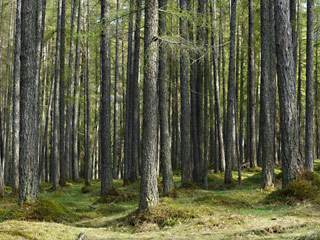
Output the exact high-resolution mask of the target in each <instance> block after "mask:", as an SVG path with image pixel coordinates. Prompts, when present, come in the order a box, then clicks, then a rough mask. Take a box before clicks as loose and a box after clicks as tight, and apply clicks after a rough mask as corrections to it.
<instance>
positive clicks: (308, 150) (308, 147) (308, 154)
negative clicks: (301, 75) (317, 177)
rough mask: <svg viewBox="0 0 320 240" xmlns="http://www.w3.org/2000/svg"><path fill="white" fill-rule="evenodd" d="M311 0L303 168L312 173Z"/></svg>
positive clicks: (310, 6) (309, 7)
mask: <svg viewBox="0 0 320 240" xmlns="http://www.w3.org/2000/svg"><path fill="white" fill-rule="evenodd" d="M313 12H314V2H313V0H308V1H307V66H306V71H307V82H306V85H307V86H306V135H305V136H306V141H305V168H306V169H307V170H310V171H313V159H314V156H313V153H314V143H313V141H314V137H313V132H314V116H313V114H314V113H313V37H314V36H313V32H314V30H313V25H314V23H313Z"/></svg>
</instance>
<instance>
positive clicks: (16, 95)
mask: <svg viewBox="0 0 320 240" xmlns="http://www.w3.org/2000/svg"><path fill="white" fill-rule="evenodd" d="M16 4H17V6H16V31H15V42H14V70H13V101H12V102H13V110H12V118H13V119H12V171H11V175H12V180H11V183H12V184H11V186H12V192H14V193H15V192H17V191H18V186H19V129H20V119H19V117H20V52H21V0H17V1H16Z"/></svg>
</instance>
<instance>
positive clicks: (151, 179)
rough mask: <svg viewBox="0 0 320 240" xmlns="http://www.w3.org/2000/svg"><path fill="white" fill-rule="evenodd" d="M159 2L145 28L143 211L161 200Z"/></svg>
mask: <svg viewBox="0 0 320 240" xmlns="http://www.w3.org/2000/svg"><path fill="white" fill-rule="evenodd" d="M157 35H158V1H157V0H147V1H146V5H145V28H144V84H143V135H142V149H143V151H142V177H141V184H140V204H139V209H140V211H143V210H145V209H148V208H150V207H153V206H155V205H156V204H157V203H158V201H159V196H158V185H157V170H156V169H157V156H156V152H157V150H156V148H157V127H156V126H157V77H158V76H157V74H158V70H157V59H158V52H159V49H158V42H157V40H155V36H157Z"/></svg>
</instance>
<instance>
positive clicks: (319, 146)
mask: <svg viewBox="0 0 320 240" xmlns="http://www.w3.org/2000/svg"><path fill="white" fill-rule="evenodd" d="M315 45H316V58H315V61H316V62H315V70H314V78H315V84H316V85H315V88H314V95H315V96H314V101H315V105H316V106H317V105H318V102H319V85H318V84H319V79H318V42H316V44H315ZM315 123H316V130H315V134H316V156H315V157H316V158H317V159H318V158H319V156H320V136H319V110H318V108H316V109H315Z"/></svg>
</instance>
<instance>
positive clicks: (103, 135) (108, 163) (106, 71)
mask: <svg viewBox="0 0 320 240" xmlns="http://www.w3.org/2000/svg"><path fill="white" fill-rule="evenodd" d="M109 15H110V2H109V1H107V0H101V19H102V30H101V39H100V41H101V46H100V52H101V92H100V101H101V102H100V124H101V125H100V139H101V149H100V151H101V195H102V196H105V195H107V193H108V191H109V190H110V189H111V188H112V185H113V182H112V180H113V179H112V159H111V131H110V127H111V113H110V112H111V111H110V110H111V109H110V92H111V91H110V86H111V83H110V40H109V38H110V32H109V27H108V23H107V20H106V19H108V17H109Z"/></svg>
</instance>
